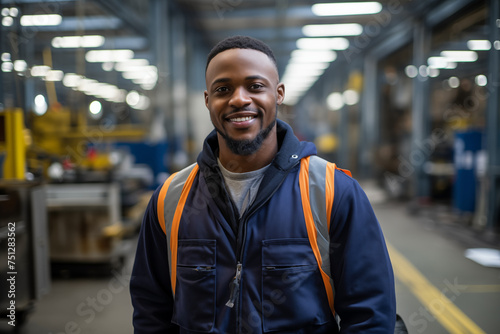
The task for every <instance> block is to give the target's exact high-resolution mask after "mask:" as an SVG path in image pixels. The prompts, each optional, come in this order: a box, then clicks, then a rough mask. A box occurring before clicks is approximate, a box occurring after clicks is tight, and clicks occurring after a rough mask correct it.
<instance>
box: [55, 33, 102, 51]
mask: <svg viewBox="0 0 500 334" xmlns="http://www.w3.org/2000/svg"><path fill="white" fill-rule="evenodd" d="M103 44H104V36H100V35H87V36H62V37H54V38H53V39H52V46H53V47H55V48H96V47H99V46H102V45H103Z"/></svg>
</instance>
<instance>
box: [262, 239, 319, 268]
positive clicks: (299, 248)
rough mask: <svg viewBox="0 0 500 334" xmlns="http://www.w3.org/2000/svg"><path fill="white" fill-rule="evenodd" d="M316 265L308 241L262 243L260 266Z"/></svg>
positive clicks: (264, 241)
mask: <svg viewBox="0 0 500 334" xmlns="http://www.w3.org/2000/svg"><path fill="white" fill-rule="evenodd" d="M307 265H317V262H316V258H315V257H314V253H313V251H312V248H311V245H310V244H309V239H305V238H300V239H271V240H263V241H262V266H264V267H281V266H307Z"/></svg>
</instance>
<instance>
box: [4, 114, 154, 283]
mask: <svg viewBox="0 0 500 334" xmlns="http://www.w3.org/2000/svg"><path fill="white" fill-rule="evenodd" d="M27 124H28V127H29V129H30V130H29V131H28V130H26V129H25V127H24V119H23V111H22V110H21V109H15V110H5V111H3V112H0V171H2V173H1V174H2V175H3V178H2V179H3V180H4V181H5V182H18V183H19V182H20V183H22V182H27V181H26V179H27V178H28V179H34V180H37V182H39V183H42V186H41V188H40V189H41V192H43V195H44V197H43V198H39V199H37V200H36V205H38V206H40V205H41V206H43V208H44V210H45V211H44V213H43V214H44V215H45V217H46V219H47V221H48V222H47V223H46V226H45V227H44V228H45V229H46V235H45V237H46V240H45V244H46V245H48V246H47V247H48V248H47V249H49V248H50V252H49V254H50V255H49V257H50V261H51V263H52V267H53V268H56V269H57V270H58V271H59V270H60V269H63V270H64V269H65V268H69V269H70V270H72V271H73V270H78V269H75V268H76V267H78V266H80V265H82V264H88V265H90V266H86V267H87V269H86V271H87V272H88V268H90V267H92V266H94V267H100V268H106V269H108V268H109V267H110V266H111V267H116V266H118V265H120V264H121V260H122V259H123V258H124V254H125V252H126V251H127V247H128V246H127V243H125V242H122V241H123V237H124V236H126V235H127V234H129V233H131V231H134V230H136V229H137V228H138V226H139V224H140V220H139V219H138V217H139V216H140V215H139V214H137V212H139V211H140V210H139V209H137V208H135V207H134V204H133V203H127V205H128V207H127V209H131V210H130V211H132V212H134V213H133V214H130V215H129V214H128V210H126V211H125V210H123V208H122V201H121V198H122V197H123V193H122V191H123V190H122V189H121V185H122V183H123V184H125V185H127V187H128V188H130V185H131V184H133V185H135V186H136V187H142V191H143V192H144V193H146V194H147V195H145V196H148V195H150V192H149V190H148V189H147V188H148V186H149V184H147V183H148V182H151V181H152V180H153V178H154V177H153V176H152V175H151V174H152V173H151V170H150V169H149V168H147V167H145V166H142V167H141V166H139V167H137V166H134V165H133V164H131V163H128V164H122V162H123V161H124V160H127V159H125V156H126V153H123V152H122V153H120V152H119V151H117V150H115V149H113V145H112V143H113V142H116V141H118V140H127V141H132V142H133V141H140V140H142V139H143V138H144V134H145V131H144V130H143V129H142V128H139V127H133V126H127V125H123V126H114V127H112V128H111V127H109V128H104V127H102V126H88V125H87V122H86V115H84V114H82V113H75V112H71V111H70V110H68V109H66V108H62V107H56V108H52V109H50V110H48V111H47V112H46V113H45V114H43V115H30V117H29V118H28V120H27ZM122 165H127V168H123V166H122ZM2 166H3V170H2V168H1V167H2ZM131 179H132V180H137V179H138V180H139V182H131ZM127 191H130V189H127ZM136 204H137V205H140V206H144V201H142V200H139V199H138V200H137V203H136ZM26 205H28V204H25V206H26ZM25 206H24V207H25ZM23 212H24V213H26V212H28V211H26V210H24V209H23ZM2 213H3V211H2ZM124 222H125V223H124ZM49 246H50V247H49ZM75 265H76V266H75ZM102 265H104V267H103V266H102ZM80 267H81V266H80ZM84 267H85V266H84ZM99 270H100V269H99ZM80 272H81V271H80ZM100 272H104V271H102V270H100ZM26 277H28V276H26Z"/></svg>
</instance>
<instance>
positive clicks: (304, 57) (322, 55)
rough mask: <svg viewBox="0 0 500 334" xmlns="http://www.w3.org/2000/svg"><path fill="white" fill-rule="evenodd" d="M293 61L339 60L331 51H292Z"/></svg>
mask: <svg viewBox="0 0 500 334" xmlns="http://www.w3.org/2000/svg"><path fill="white" fill-rule="evenodd" d="M292 58H293V61H307V62H311V63H312V62H331V61H334V60H335V59H336V58H337V53H336V52H335V51H330V50H321V51H316V50H294V51H292Z"/></svg>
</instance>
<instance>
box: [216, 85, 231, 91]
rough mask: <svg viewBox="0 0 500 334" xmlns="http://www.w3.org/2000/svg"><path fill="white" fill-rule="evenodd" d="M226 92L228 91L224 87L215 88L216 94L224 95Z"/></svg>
mask: <svg viewBox="0 0 500 334" xmlns="http://www.w3.org/2000/svg"><path fill="white" fill-rule="evenodd" d="M228 91H229V88H227V87H226V86H221V87H217V88H215V92H216V93H226V92H228Z"/></svg>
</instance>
